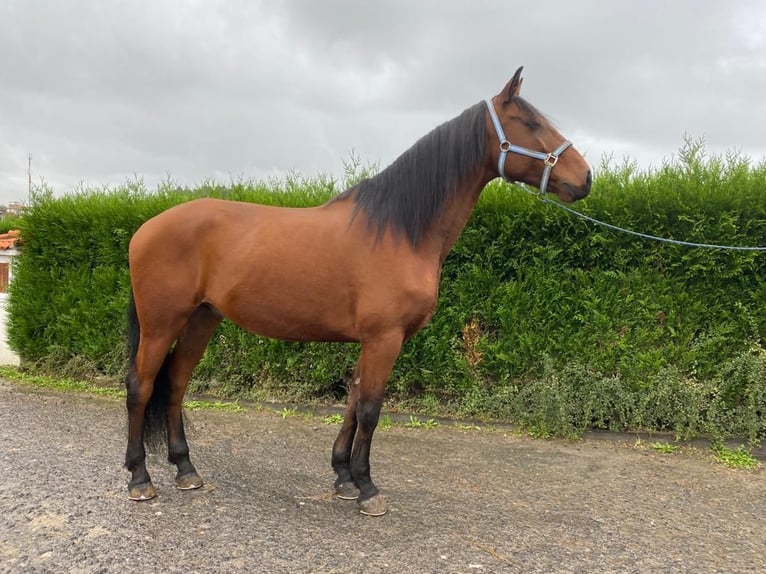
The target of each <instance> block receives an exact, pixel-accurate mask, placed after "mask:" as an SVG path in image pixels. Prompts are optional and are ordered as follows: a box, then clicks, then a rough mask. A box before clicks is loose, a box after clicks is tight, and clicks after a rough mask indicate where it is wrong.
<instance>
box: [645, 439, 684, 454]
mask: <svg viewBox="0 0 766 574" xmlns="http://www.w3.org/2000/svg"><path fill="white" fill-rule="evenodd" d="M649 446H650V447H651V448H652V450H654V451H655V452H658V453H660V454H673V453H674V452H676V451H677V450H678V445H675V444H670V443H668V442H653V443H652V444H650V445H649Z"/></svg>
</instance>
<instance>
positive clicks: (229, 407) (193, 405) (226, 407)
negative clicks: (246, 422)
mask: <svg viewBox="0 0 766 574" xmlns="http://www.w3.org/2000/svg"><path fill="white" fill-rule="evenodd" d="M184 407H185V408H187V409H189V410H190V411H201V410H210V411H223V412H228V413H243V412H245V411H246V409H245V408H244V407H243V406H242V405H240V404H239V403H236V402H234V403H231V402H222V401H207V400H196V399H195V400H189V401H184Z"/></svg>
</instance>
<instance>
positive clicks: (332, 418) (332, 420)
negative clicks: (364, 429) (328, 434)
mask: <svg viewBox="0 0 766 574" xmlns="http://www.w3.org/2000/svg"><path fill="white" fill-rule="evenodd" d="M322 422H323V423H324V424H326V425H339V424H341V423H342V422H343V415H341V414H338V413H335V414H332V415H327V416H325V417H323V418H322Z"/></svg>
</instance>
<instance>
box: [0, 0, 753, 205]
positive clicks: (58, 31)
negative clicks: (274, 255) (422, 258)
mask: <svg viewBox="0 0 766 574" xmlns="http://www.w3.org/2000/svg"><path fill="white" fill-rule="evenodd" d="M764 29H766V8H764V7H763V6H762V5H761V4H759V3H757V2H754V1H750V2H738V3H726V2H722V1H713V0H677V1H674V2H660V1H659V0H649V1H647V2H642V3H633V2H631V3H628V2H606V1H603V0H585V1H580V2H576V3H575V2H569V1H567V0H550V1H548V2H544V3H537V4H529V3H522V2H517V1H516V2H514V1H508V0H505V1H495V0H491V1H490V0H488V1H486V2H481V3H477V2H473V1H463V0H443V1H439V2H437V1H435V0H423V1H420V2H410V1H404V0H394V1H390V2H379V3H346V2H339V1H337V0H333V1H324V2H310V1H308V0H305V1H298V0H292V1H285V2H279V3H273V2H264V1H245V0H229V1H225V0H217V1H214V0H210V1H206V2H199V1H187V0H158V1H155V2H148V1H137V2H118V1H116V0H103V1H96V0H72V1H69V2H66V3H63V2H56V1H54V0H40V1H36V2H27V1H21V0H9V1H8V2H5V3H4V4H3V6H2V7H0V54H2V55H3V56H2V59H1V60H0V109H2V110H4V113H3V114H1V115H0V202H3V201H9V200H12V199H21V198H23V197H24V196H25V195H26V185H25V184H26V167H27V165H26V162H27V160H26V158H27V154H28V153H32V154H33V156H34V163H33V170H34V173H35V177H36V178H37V177H45V178H46V179H47V180H48V181H49V182H50V183H51V184H53V186H54V188H55V189H56V190H57V191H58V192H61V193H63V192H66V191H68V190H70V189H72V187H73V186H75V185H77V183H78V182H80V181H84V182H86V183H88V184H103V183H112V184H113V183H117V182H120V181H122V180H124V179H125V178H126V177H130V176H131V175H132V174H138V175H140V176H143V177H144V178H145V179H146V180H147V182H148V183H150V184H151V183H152V182H154V181H157V180H159V179H162V178H164V177H166V176H167V174H170V175H171V176H172V177H173V178H174V179H175V180H177V181H179V182H181V183H184V184H194V183H195V182H199V181H202V180H204V179H206V178H209V177H227V176H228V175H230V176H231V177H234V178H238V177H240V176H243V177H255V178H259V177H265V176H268V175H272V174H284V173H286V172H287V171H289V170H297V171H299V172H301V173H304V174H306V175H312V174H315V173H317V172H325V173H331V174H339V173H340V168H341V165H342V162H343V161H344V159H346V158H347V157H348V154H349V152H350V151H351V150H355V151H356V152H357V153H358V154H359V155H360V156H361V157H362V159H363V160H365V161H369V162H380V163H381V164H382V165H385V164H387V163H389V162H390V161H392V160H393V159H394V158H395V157H396V155H398V154H399V153H401V152H402V151H404V149H406V148H407V147H408V146H409V145H411V144H412V143H413V142H414V141H415V140H416V139H417V138H418V137H419V136H420V135H423V134H424V133H426V132H427V131H429V130H430V129H431V128H433V127H434V126H436V125H437V124H439V123H441V122H442V121H444V120H447V119H449V118H450V117H452V116H454V115H456V114H457V113H459V112H460V111H461V110H463V109H464V108H466V107H468V106H470V105H472V104H473V103H475V102H476V101H478V100H480V99H481V98H484V97H486V96H489V95H492V94H494V93H496V92H498V91H499V90H500V88H501V87H502V86H503V85H504V84H505V82H506V81H507V80H508V78H509V77H510V75H511V74H512V73H513V71H514V70H515V69H516V67H518V66H519V65H522V64H523V65H525V84H524V95H525V96H526V97H527V98H528V99H529V100H530V101H532V102H533V103H535V104H536V105H537V106H538V107H539V108H540V109H542V110H543V111H544V112H546V113H547V114H549V115H550V116H551V117H552V118H553V119H554V120H555V121H556V123H557V124H558V126H559V127H560V129H561V131H562V132H563V133H564V134H565V135H567V136H568V137H570V139H573V141H575V144H576V145H577V147H578V148H579V149H581V150H582V151H584V152H586V153H587V155H588V157H589V158H591V161H592V162H594V163H597V162H598V159H599V157H600V156H601V155H602V154H604V153H610V152H612V153H614V155H615V156H617V157H618V158H619V157H621V156H622V155H629V156H634V157H636V159H637V160H638V161H639V162H640V163H642V164H649V163H657V162H658V161H659V159H658V158H662V157H666V156H668V155H670V154H672V153H673V152H674V151H675V150H676V149H677V148H678V147H679V146H680V145H681V143H682V138H683V135H684V134H691V135H692V136H704V137H705V138H706V141H707V143H708V146H709V149H710V151H713V152H716V151H723V150H726V149H732V148H737V149H741V150H742V151H743V153H745V154H747V155H751V156H753V157H755V158H756V159H759V158H760V157H763V156H764V155H766V143H764V138H763V135H762V126H763V125H766V103H764V102H766V98H764V94H765V93H766V73H764V72H766V56H765V54H766V51H764V46H765V44H766V37H765V36H764V33H763V30H764Z"/></svg>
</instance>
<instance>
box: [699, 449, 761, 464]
mask: <svg viewBox="0 0 766 574" xmlns="http://www.w3.org/2000/svg"><path fill="white" fill-rule="evenodd" d="M711 450H712V451H713V455H714V456H715V459H716V461H718V462H719V463H720V464H722V465H724V466H726V467H729V468H739V469H745V470H752V469H754V468H758V467H759V466H760V463H759V462H758V461H757V460H756V459H755V458H754V457H753V455H752V454H750V452H749V451H748V450H747V449H746V448H745V447H744V446H740V447H739V448H737V449H731V448H729V447H727V446H724V445H721V444H714V445H713V446H712V447H711Z"/></svg>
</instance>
